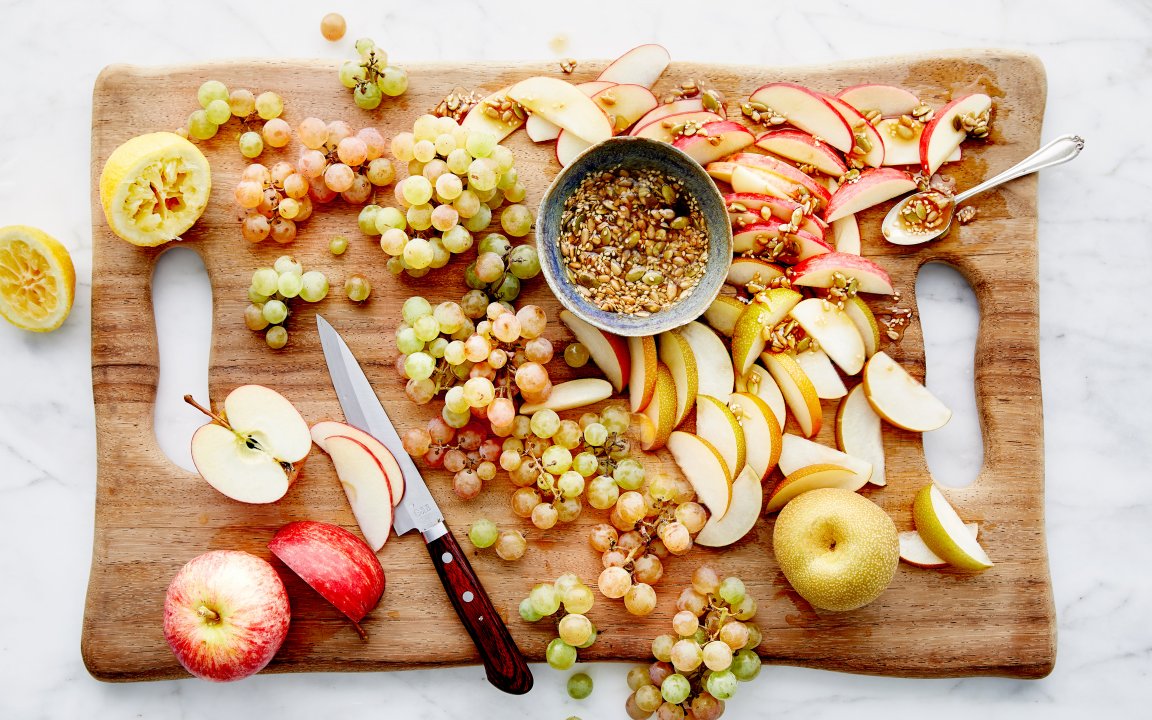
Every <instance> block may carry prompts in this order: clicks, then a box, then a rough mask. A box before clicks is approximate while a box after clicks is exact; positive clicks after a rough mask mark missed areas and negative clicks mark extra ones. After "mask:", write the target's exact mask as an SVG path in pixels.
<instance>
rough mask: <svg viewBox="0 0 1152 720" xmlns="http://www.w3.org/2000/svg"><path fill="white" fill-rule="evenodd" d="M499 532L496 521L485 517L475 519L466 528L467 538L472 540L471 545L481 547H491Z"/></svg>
mask: <svg viewBox="0 0 1152 720" xmlns="http://www.w3.org/2000/svg"><path fill="white" fill-rule="evenodd" d="M499 534H500V532H499V530H498V529H497V527H496V523H494V522H492V521H491V520H488V519H485V518H481V519H479V520H477V521H475V522H474V523H472V527H470V528H468V539H469V540H471V541H472V544H473V545H475V546H476V547H478V548H481V549H483V548H488V547H492V545H494V544H495V543H496V537H497V536H498V535H499Z"/></svg>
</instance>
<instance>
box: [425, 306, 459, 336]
mask: <svg viewBox="0 0 1152 720" xmlns="http://www.w3.org/2000/svg"><path fill="white" fill-rule="evenodd" d="M432 316H433V317H435V318H436V322H438V323H440V332H442V333H445V334H446V335H451V334H452V333H454V332H456V331H457V330H459V329H460V328H462V327H464V323H465V322H467V320H468V318H467V316H465V315H464V310H463V309H462V308H461V307H460V305H459V304H458V303H454V302H442V303H440V304H439V305H437V306H436V309H435V310H433V311H432Z"/></svg>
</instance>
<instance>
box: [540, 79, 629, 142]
mask: <svg viewBox="0 0 1152 720" xmlns="http://www.w3.org/2000/svg"><path fill="white" fill-rule="evenodd" d="M615 84H616V83H610V82H601V81H599V80H593V81H591V82H585V83H580V84H579V85H577V86H576V87H578V88H580V92H582V93H584V94H585V95H587V96H588V97H594V96H595V95H596V93H598V92H600V91H601V90H604V89H605V88H610V87H612V86H613V85H615ZM524 131H525V132H526V133H528V137H529V138H531V139H532V141H533V142H547V141H549V140H555V139H556V138H558V137H560V126H559V125H556V124H554V123H551V122H549V121H548V120H545V119H544V118H543V117H542V116H540V115H529V116H528V120H527V121H525V123H524Z"/></svg>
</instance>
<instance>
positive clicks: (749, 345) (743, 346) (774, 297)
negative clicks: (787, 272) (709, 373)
mask: <svg viewBox="0 0 1152 720" xmlns="http://www.w3.org/2000/svg"><path fill="white" fill-rule="evenodd" d="M800 298H801V295H800V293H798V292H796V291H795V290H792V289H790V288H769V289H768V290H765V291H764V292H761V293H757V294H756V296H755V297H754V298H753V299H752V302H750V303H748V304H747V305H746V306H744V312H742V313H740V317H739V318H738V319H737V320H736V326H735V327H734V328H733V329H732V368H733V370H734V371H735V374H736V375H743V374H744V373H746V372H748V368H750V367H752V363H754V362H756V356H758V355H759V354H760V353H762V352H764V345H765V344H766V343H767V340H766V338H765V334H766V333H767V332H769V331H771V329H772V327H773V326H774V325H776V323H778V322H780V321H781V320H783V319H784V317H785V316H787V315H788V311H790V310H791V309H792V308H794V307H796V304H797V303H798V302H800Z"/></svg>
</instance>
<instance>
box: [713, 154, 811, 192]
mask: <svg viewBox="0 0 1152 720" xmlns="http://www.w3.org/2000/svg"><path fill="white" fill-rule="evenodd" d="M705 169H706V170H707V171H708V174H709V175H710V176H712V177H713V178H715V179H717V180H720V181H721V182H726V183H728V184H729V185H731V186H732V189H733V190H734V191H735V192H737V193H751V194H756V195H768V196H769V197H774V198H779V199H781V200H791V201H793V202H795V201H796V198H797V197H799V196H800V193H799V186H797V185H795V184H793V183H790V182H787V181H786V180H784V178H782V177H780V176H779V175H773V174H770V173H766V172H757V171H755V170H753V169H751V168H749V167H745V166H743V165H737V164H736V163H734V162H714V163H710V164H709V165H708V167H707V168H705Z"/></svg>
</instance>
